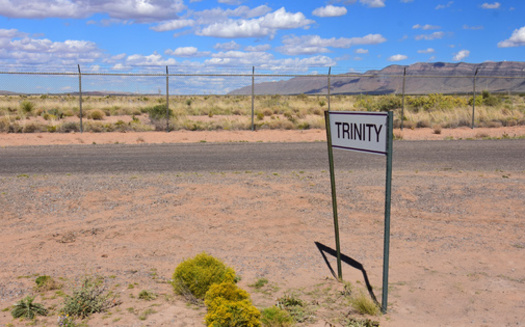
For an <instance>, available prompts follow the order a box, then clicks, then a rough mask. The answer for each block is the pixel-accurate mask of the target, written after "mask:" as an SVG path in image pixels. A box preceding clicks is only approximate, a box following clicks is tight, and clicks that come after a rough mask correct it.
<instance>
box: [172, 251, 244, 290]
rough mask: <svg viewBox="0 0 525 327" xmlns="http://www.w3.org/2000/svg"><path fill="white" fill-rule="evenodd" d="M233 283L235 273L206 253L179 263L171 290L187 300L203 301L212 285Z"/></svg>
mask: <svg viewBox="0 0 525 327" xmlns="http://www.w3.org/2000/svg"><path fill="white" fill-rule="evenodd" d="M227 281H230V282H233V281H235V271H234V270H233V269H232V268H229V267H227V266H226V265H225V264H224V263H223V262H222V261H220V260H219V259H216V258H214V257H212V256H210V255H208V254H206V253H204V252H203V253H201V254H198V255H197V256H195V257H194V258H192V259H187V260H185V261H183V262H182V263H180V264H179V265H178V266H177V268H175V272H174V273H173V289H174V291H175V292H176V293H177V294H181V295H183V296H185V297H186V299H188V300H192V297H193V298H195V299H200V300H202V299H204V296H205V294H206V292H208V290H209V288H210V286H211V285H213V284H219V283H222V282H227Z"/></svg>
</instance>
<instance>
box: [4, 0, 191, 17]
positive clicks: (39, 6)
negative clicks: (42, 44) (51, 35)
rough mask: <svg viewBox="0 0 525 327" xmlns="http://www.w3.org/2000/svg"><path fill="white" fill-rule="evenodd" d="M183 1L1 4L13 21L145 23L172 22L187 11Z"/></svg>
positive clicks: (66, 0) (70, 0)
mask: <svg viewBox="0 0 525 327" xmlns="http://www.w3.org/2000/svg"><path fill="white" fill-rule="evenodd" d="M185 8H186V6H185V5H184V3H183V0H148V1H145V0H117V1H106V0H91V1H82V0H32V1H10V0H2V1H1V6H0V15H1V16H6V17H10V18H48V17H58V18H87V17H90V16H92V15H93V14H96V13H107V14H108V15H109V16H110V17H111V18H118V19H133V20H137V21H142V22H150V21H158V20H164V19H170V18H173V17H174V16H176V14H177V13H179V12H181V11H182V10H184V9H185Z"/></svg>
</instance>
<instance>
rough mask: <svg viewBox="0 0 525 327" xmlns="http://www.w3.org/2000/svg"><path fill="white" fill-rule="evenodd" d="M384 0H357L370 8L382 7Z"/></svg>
mask: <svg viewBox="0 0 525 327" xmlns="http://www.w3.org/2000/svg"><path fill="white" fill-rule="evenodd" d="M385 1H386V0H359V2H361V3H362V4H364V5H365V6H368V7H370V8H382V7H384V6H385Z"/></svg>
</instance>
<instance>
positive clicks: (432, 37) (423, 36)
mask: <svg viewBox="0 0 525 327" xmlns="http://www.w3.org/2000/svg"><path fill="white" fill-rule="evenodd" d="M443 36H445V33H443V32H434V33H432V34H421V35H416V37H415V39H416V40H417V41H419V40H427V41H431V40H435V39H442V38H443Z"/></svg>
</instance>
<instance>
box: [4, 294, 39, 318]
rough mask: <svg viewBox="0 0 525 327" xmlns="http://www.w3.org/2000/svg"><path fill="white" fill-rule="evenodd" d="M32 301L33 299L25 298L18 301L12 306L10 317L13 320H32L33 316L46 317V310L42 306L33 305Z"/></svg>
mask: <svg viewBox="0 0 525 327" xmlns="http://www.w3.org/2000/svg"><path fill="white" fill-rule="evenodd" d="M34 300H35V298H34V297H32V296H27V297H25V298H23V299H22V300H20V301H18V302H17V303H16V304H15V305H14V308H13V310H12V311H11V315H12V316H13V318H27V319H33V318H34V317H35V315H40V316H45V315H47V309H46V308H44V306H43V305H42V304H39V303H33V301H34Z"/></svg>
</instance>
